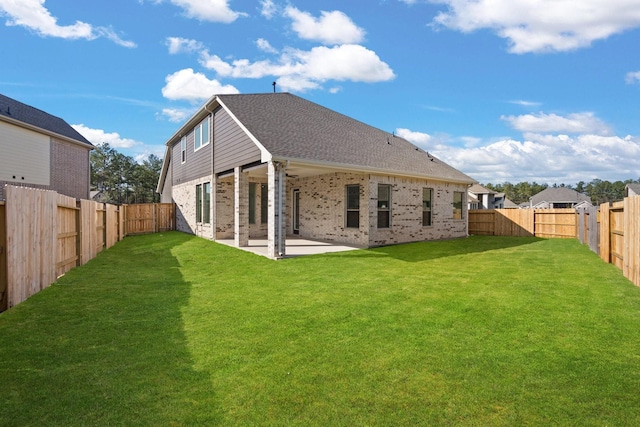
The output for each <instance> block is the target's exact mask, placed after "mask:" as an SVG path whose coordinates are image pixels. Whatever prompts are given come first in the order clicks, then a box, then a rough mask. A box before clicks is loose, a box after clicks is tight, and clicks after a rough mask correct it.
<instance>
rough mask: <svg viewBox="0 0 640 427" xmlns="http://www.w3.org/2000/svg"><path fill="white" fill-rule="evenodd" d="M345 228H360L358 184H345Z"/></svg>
mask: <svg viewBox="0 0 640 427" xmlns="http://www.w3.org/2000/svg"><path fill="white" fill-rule="evenodd" d="M346 199H347V228H360V186H359V185H347V197H346Z"/></svg>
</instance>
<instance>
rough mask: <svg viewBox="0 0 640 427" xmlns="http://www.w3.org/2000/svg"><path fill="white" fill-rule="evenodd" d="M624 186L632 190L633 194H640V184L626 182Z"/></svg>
mask: <svg viewBox="0 0 640 427" xmlns="http://www.w3.org/2000/svg"><path fill="white" fill-rule="evenodd" d="M625 188H628V189H629V190H631V191H633V192H634V193H635V194H640V184H627V185H625ZM627 193H628V191H627Z"/></svg>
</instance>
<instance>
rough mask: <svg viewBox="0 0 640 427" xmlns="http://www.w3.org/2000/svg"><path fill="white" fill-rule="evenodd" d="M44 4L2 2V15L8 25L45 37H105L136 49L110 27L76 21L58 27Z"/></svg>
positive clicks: (39, 0) (30, 0)
mask: <svg viewBox="0 0 640 427" xmlns="http://www.w3.org/2000/svg"><path fill="white" fill-rule="evenodd" d="M44 3H45V0H20V1H15V0H0V15H6V17H7V25H9V26H20V27H25V28H28V29H30V30H32V31H34V32H35V33H36V34H38V35H40V36H43V37H59V38H63V39H70V40H74V39H85V40H95V39H97V38H99V37H105V38H107V39H108V40H111V41H112V42H114V43H116V44H119V45H120V46H124V47H128V48H133V47H136V44H135V43H133V42H131V41H126V40H123V39H121V38H120V37H119V36H118V35H117V34H116V32H115V31H114V30H113V29H111V28H109V27H94V26H92V25H91V24H87V23H86V22H82V21H76V22H75V23H74V24H72V25H58V19H57V18H56V17H54V16H52V15H51V13H50V12H49V10H47V8H46V7H45V6H44Z"/></svg>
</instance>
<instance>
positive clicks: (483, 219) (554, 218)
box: [469, 209, 577, 238]
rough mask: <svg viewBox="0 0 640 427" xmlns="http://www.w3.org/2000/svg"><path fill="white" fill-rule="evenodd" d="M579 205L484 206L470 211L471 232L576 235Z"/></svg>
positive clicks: (478, 233) (559, 236)
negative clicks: (508, 207)
mask: <svg viewBox="0 0 640 427" xmlns="http://www.w3.org/2000/svg"><path fill="white" fill-rule="evenodd" d="M576 224H577V222H576V211H575V209H490V210H485V209H480V210H470V211H469V234H476V235H485V236H535V237H545V238H546V237H557V238H575V237H576Z"/></svg>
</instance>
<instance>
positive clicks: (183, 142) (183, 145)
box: [180, 136, 187, 163]
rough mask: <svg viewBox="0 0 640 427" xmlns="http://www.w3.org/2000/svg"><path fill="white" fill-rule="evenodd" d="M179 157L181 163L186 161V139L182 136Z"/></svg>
mask: <svg viewBox="0 0 640 427" xmlns="http://www.w3.org/2000/svg"><path fill="white" fill-rule="evenodd" d="M180 157H181V158H182V163H184V162H186V161H187V137H186V136H183V137H182V140H180Z"/></svg>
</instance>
